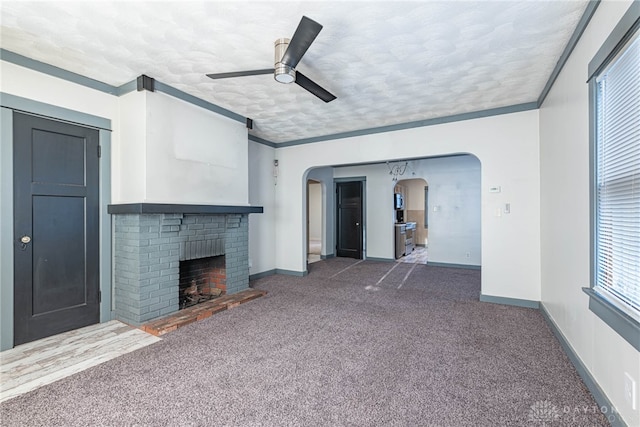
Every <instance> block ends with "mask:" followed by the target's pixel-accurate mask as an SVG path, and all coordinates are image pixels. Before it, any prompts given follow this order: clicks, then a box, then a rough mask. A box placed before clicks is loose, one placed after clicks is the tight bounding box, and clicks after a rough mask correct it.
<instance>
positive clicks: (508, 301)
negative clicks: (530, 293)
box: [480, 294, 540, 309]
mask: <svg viewBox="0 0 640 427" xmlns="http://www.w3.org/2000/svg"><path fill="white" fill-rule="evenodd" d="M480 301H482V302H490V303H494V304H504V305H513V306H516V307H524V308H536V309H537V308H540V301H532V300H528V299H518V298H507V297H496V296H493V295H483V294H480Z"/></svg>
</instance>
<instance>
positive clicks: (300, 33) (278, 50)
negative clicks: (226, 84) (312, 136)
mask: <svg viewBox="0 0 640 427" xmlns="http://www.w3.org/2000/svg"><path fill="white" fill-rule="evenodd" d="M321 29H322V25H320V24H318V23H317V22H315V21H314V20H312V19H309V18H307V17H306V16H303V17H302V19H301V20H300V23H299V24H298V28H296V31H295V33H293V37H291V40H289V39H287V38H281V39H278V40H276V41H275V65H274V68H265V69H261V70H249V71H233V72H230V73H217V74H207V77H210V78H212V79H226V78H230V77H243V76H257V75H260V74H271V73H273V77H274V78H275V79H276V81H278V82H280V83H293V82H295V83H296V84H297V85H298V86H301V87H302V88H303V89H306V90H308V91H309V92H311V93H312V94H314V95H315V96H317V97H318V98H320V99H322V100H323V101H324V102H331V101H333V100H334V99H336V97H335V95H332V94H331V93H330V92H329V91H328V90H326V89H324V88H322V87H321V86H320V85H318V84H317V83H314V82H313V81H312V80H311V79H309V78H308V77H307V76H305V75H304V74H302V73H301V72H300V71H297V70H296V66H297V65H298V62H300V59H302V56H303V55H304V54H305V52H306V51H307V49H309V46H311V43H313V41H314V40H315V38H316V37H317V36H318V33H320V30H321Z"/></svg>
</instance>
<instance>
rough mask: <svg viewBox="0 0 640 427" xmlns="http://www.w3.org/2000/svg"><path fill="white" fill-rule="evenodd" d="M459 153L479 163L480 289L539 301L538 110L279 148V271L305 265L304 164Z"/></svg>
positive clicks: (379, 245)
mask: <svg viewBox="0 0 640 427" xmlns="http://www.w3.org/2000/svg"><path fill="white" fill-rule="evenodd" d="M457 153H470V154H473V155H475V156H476V157H477V158H478V159H479V160H480V162H481V164H482V172H481V185H482V189H481V206H482V207H481V235H482V243H481V257H482V292H483V294H485V295H494V296H501V297H508V298H518V299H525V300H533V301H538V300H540V234H539V224H540V204H539V201H540V196H539V162H538V158H539V147H538V112H537V111H525V112H520V113H513V114H505V115H500V116H493V117H487V118H480V119H474V120H467V121H461V122H454V123H447V124H442V125H436V126H428V127H422V128H413V129H407V130H400V131H395V132H388V133H381V134H373V135H365V136H358V137H352V138H345V139H340V140H331V141H325V142H321V143H314V144H305V145H298V146H291V147H286V148H281V149H278V151H277V157H278V158H279V160H280V179H279V181H278V182H279V183H278V186H277V189H276V199H277V200H278V205H277V207H276V209H277V214H276V223H275V225H276V229H277V236H276V266H277V268H281V269H285V270H292V271H298V272H303V271H305V269H306V266H305V262H306V260H305V258H304V257H305V255H306V250H305V248H304V242H305V239H304V235H305V233H306V228H305V224H304V215H305V209H306V208H305V202H304V200H305V199H304V197H303V194H304V192H305V190H304V188H305V187H306V181H305V179H306V177H305V171H306V170H307V169H309V168H313V167H319V166H332V165H348V164H358V163H364V162H380V161H386V160H393V159H406V158H421V157H433V156H443V155H448V154H457ZM383 166H384V165H383ZM384 167H386V166H384ZM386 180H388V174H387V178H386ZM384 182H385V181H382V180H380V182H377V181H375V182H374V181H372V180H369V179H368V180H367V184H366V185H367V188H368V187H369V186H373V188H379V187H380V186H382V185H384ZM491 186H501V188H502V192H501V193H489V187H491ZM305 197H306V196H305ZM507 202H508V203H511V211H512V213H511V214H510V215H502V214H501V211H500V216H498V209H502V208H503V206H504V204H505V203H507ZM369 214H371V212H368V215H369ZM392 215H393V214H392V213H389V215H388V216H389V218H388V223H389V224H392V223H393V216H392ZM367 221H368V222H369V221H371V218H367ZM382 221H384V220H382ZM390 233H391V232H390ZM389 238H390V237H384V236H375V235H374V236H369V241H368V244H371V245H373V246H372V247H376V248H382V247H385V246H386V244H385V243H383V242H382V241H381V240H380V241H376V239H378V240H379V239H384V240H387V239H389ZM367 256H371V257H384V258H391V253H390V252H388V250H387V251H385V252H384V253H367Z"/></svg>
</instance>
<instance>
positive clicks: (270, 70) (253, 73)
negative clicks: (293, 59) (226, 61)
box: [207, 68, 273, 79]
mask: <svg viewBox="0 0 640 427" xmlns="http://www.w3.org/2000/svg"><path fill="white" fill-rule="evenodd" d="M261 74H273V68H265V69H262V70H249V71H232V72H230V73H217V74H207V77H209V78H212V79H227V78H230V77H244V76H259V75H261Z"/></svg>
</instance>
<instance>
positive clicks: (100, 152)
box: [98, 145, 102, 157]
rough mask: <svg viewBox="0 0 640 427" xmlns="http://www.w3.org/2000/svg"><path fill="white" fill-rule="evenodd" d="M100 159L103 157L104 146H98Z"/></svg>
mask: <svg viewBox="0 0 640 427" xmlns="http://www.w3.org/2000/svg"><path fill="white" fill-rule="evenodd" d="M98 157H102V146H101V145H98Z"/></svg>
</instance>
